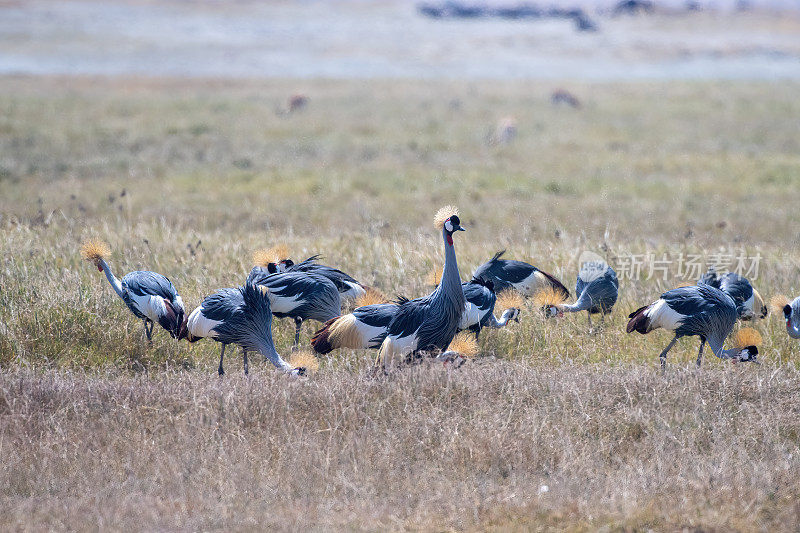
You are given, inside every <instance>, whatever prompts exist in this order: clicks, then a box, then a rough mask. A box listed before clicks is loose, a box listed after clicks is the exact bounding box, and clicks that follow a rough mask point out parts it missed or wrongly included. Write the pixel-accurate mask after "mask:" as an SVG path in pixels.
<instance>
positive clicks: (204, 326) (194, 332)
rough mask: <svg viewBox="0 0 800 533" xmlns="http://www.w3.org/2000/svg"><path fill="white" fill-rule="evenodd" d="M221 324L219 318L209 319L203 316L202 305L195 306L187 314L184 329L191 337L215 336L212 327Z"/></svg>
mask: <svg viewBox="0 0 800 533" xmlns="http://www.w3.org/2000/svg"><path fill="white" fill-rule="evenodd" d="M220 324H222V321H221V320H211V319H210V318H206V317H205V316H203V306H200V307H197V308H196V309H195V310H194V311H192V313H191V314H190V315H189V318H188V319H187V322H186V329H187V330H188V332H189V334H190V335H191V336H192V337H197V338H204V337H211V338H214V337H216V336H217V332H216V331H214V328H215V327H217V326H219V325H220Z"/></svg>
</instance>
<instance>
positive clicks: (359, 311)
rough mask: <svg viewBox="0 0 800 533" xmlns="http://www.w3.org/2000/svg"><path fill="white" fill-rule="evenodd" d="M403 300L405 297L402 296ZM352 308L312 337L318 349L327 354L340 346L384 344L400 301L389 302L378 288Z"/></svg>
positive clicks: (369, 292) (329, 322) (376, 346)
mask: <svg viewBox="0 0 800 533" xmlns="http://www.w3.org/2000/svg"><path fill="white" fill-rule="evenodd" d="M400 301H403V300H402V299H401V300H400ZM356 305H358V307H356V308H355V309H353V311H352V312H350V313H348V314H346V315H342V316H338V317H336V318H334V319H332V320H329V321H327V322H326V323H325V325H324V326H322V328H320V330H319V331H317V332H316V333H315V334H314V337H313V338H312V339H311V346H312V348H313V349H314V351H315V352H317V353H321V354H326V353H330V352H331V351H333V350H338V349H340V348H353V349H359V348H361V349H377V348H380V346H381V344H383V341H384V339H385V338H386V334H387V332H388V331H389V324H390V323H391V322H392V319H393V318H394V316H395V314H397V310H398V309H399V308H400V306H399V303H398V302H387V301H386V298H384V297H383V295H381V294H380V293H378V292H377V291H375V290H374V289H368V290H367V292H366V294H365V295H364V296H362V297H360V298H359V299H358V300H356Z"/></svg>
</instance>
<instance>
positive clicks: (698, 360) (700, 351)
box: [697, 337, 706, 368]
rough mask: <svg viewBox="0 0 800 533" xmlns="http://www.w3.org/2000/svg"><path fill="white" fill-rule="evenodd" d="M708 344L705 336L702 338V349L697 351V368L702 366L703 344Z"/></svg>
mask: <svg viewBox="0 0 800 533" xmlns="http://www.w3.org/2000/svg"><path fill="white" fill-rule="evenodd" d="M705 345H706V340H705V339H704V338H702V337H701V338H700V350H699V351H698V352H697V368H700V365H702V364H703V346H705Z"/></svg>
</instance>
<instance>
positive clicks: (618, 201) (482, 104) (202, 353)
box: [0, 78, 800, 530]
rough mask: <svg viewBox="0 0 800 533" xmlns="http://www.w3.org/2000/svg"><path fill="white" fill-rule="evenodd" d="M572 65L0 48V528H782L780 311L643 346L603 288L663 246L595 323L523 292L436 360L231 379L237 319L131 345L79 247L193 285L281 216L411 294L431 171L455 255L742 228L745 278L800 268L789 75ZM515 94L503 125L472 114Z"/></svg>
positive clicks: (649, 340)
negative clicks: (548, 70)
mask: <svg viewBox="0 0 800 533" xmlns="http://www.w3.org/2000/svg"><path fill="white" fill-rule="evenodd" d="M569 88H570V89H571V90H573V91H574V92H575V93H576V94H578V95H579V96H580V97H581V99H582V100H583V102H584V107H583V108H582V109H581V110H573V109H566V108H559V107H554V106H552V105H551V104H550V102H549V91H550V90H552V87H551V86H547V85H544V84H539V85H536V84H528V83H522V82H519V83H508V84H503V85H502V86H500V87H498V86H497V85H496V84H490V83H485V84H481V83H471V84H460V83H455V82H453V83H436V82H428V83H412V82H391V83H389V82H369V83H363V82H359V83H348V82H322V81H319V82H316V81H304V82H290V81H285V82H268V83H267V82H264V83H261V82H248V81H241V82H237V83H216V82H207V81H198V82H179V81H141V80H114V81H109V80H98V79H85V80H74V79H48V78H36V79H27V78H16V79H15V78H4V79H0V109H1V110H2V112H1V113H0V253H2V255H3V257H4V258H6V260H5V261H4V263H3V264H2V266H0V368H1V369H2V374H0V380H1V383H2V401H0V454H2V456H3V457H5V458H8V459H7V460H5V461H4V462H3V466H2V478H0V505H2V509H0V511H2V512H1V513H0V521H2V522H0V528H2V529H9V528H19V529H26V528H27V529H42V528H46V527H52V528H54V529H91V528H93V527H95V526H98V525H99V526H100V527H103V528H110V529H129V528H140V529H178V528H183V529H255V528H257V527H258V525H271V526H273V527H276V528H292V527H307V526H312V525H314V524H319V525H320V527H324V526H326V525H330V526H340V527H350V528H364V529H375V528H385V529H400V528H403V527H408V528H415V527H419V528H441V529H446V528H466V529H469V528H475V529H486V528H490V527H492V526H496V527H498V528H505V527H517V528H520V529H522V528H525V529H528V528H533V527H535V526H536V525H540V526H541V527H542V528H547V527H551V528H552V529H564V528H572V529H576V530H580V529H595V528H597V527H600V526H604V525H609V526H612V527H613V526H620V527H629V528H640V529H644V528H647V527H653V528H655V529H679V528H682V527H684V526H685V527H694V526H697V527H701V528H704V529H714V528H720V529H742V530H752V529H786V530H791V529H797V527H798V524H797V522H796V520H797V518H796V517H797V515H798V508H797V504H796V502H797V501H798V496H799V494H798V492H800V482H798V480H797V476H796V472H797V471H798V468H797V467H798V465H797V457H798V456H799V455H798V454H800V449H798V423H797V420H798V417H797V402H796V401H794V400H795V398H794V396H796V392H795V391H796V390H797V389H798V377H797V366H798V362H800V349H798V345H797V342H796V341H792V340H791V339H789V338H788V337H787V335H786V333H785V330H784V328H783V325H782V322H781V320H780V319H779V318H778V317H774V316H772V317H770V318H769V319H768V320H766V321H761V322H758V323H756V324H755V327H756V328H757V329H758V330H759V331H760V332H761V334H762V336H763V339H764V344H763V346H762V353H761V354H760V355H759V359H760V360H761V361H762V362H763V364H762V365H761V366H760V367H754V366H752V365H750V366H741V365H739V366H732V365H726V364H723V363H722V362H720V361H718V360H716V358H714V357H713V356H711V355H710V354H708V355H707V357H706V361H705V362H704V367H703V369H702V370H701V371H699V372H696V371H695V370H694V369H693V368H692V366H693V361H694V357H695V354H696V349H697V342H696V341H694V340H692V341H682V342H680V343H679V344H678V345H677V346H676V347H675V349H673V351H672V352H671V353H670V357H669V368H668V370H667V373H666V375H665V376H662V375H660V373H659V372H657V371H656V367H657V357H656V356H657V354H658V352H659V351H660V350H661V348H662V347H663V346H664V345H666V343H667V342H668V340H669V337H668V335H666V334H663V333H652V334H650V335H648V336H641V335H626V334H625V333H624V324H625V315H626V314H627V312H629V311H630V310H632V309H635V308H636V307H638V306H639V305H642V304H644V303H647V302H649V301H652V300H653V299H654V298H656V297H657V296H658V294H660V292H661V291H663V290H664V289H667V288H670V287H672V286H674V285H677V284H679V283H681V282H684V281H686V280H685V279H681V278H678V277H675V276H674V271H673V272H672V273H673V277H671V278H670V279H668V280H666V281H663V280H656V279H651V280H645V279H641V280H637V281H631V280H627V279H622V280H621V287H620V289H621V293H620V300H619V303H618V304H617V308H616V309H615V312H614V314H613V315H612V316H611V317H610V318H609V320H608V321H607V323H606V325H605V326H604V327H600V328H597V330H596V331H595V333H594V334H591V335H590V334H587V324H586V317H585V315H581V316H569V317H565V318H564V319H563V320H559V321H554V320H551V321H546V320H544V319H543V318H542V317H541V316H540V315H539V314H538V313H537V312H536V309H535V308H534V306H532V305H531V304H530V303H528V304H526V307H525V309H523V315H522V317H521V322H520V323H519V324H513V325H511V326H510V327H509V328H507V329H505V330H502V331H487V332H485V333H484V334H482V336H481V341H480V345H479V353H478V356H477V357H476V358H475V360H474V361H469V362H468V363H467V364H466V365H465V366H464V367H463V368H462V370H461V371H459V372H454V373H453V374H452V375H450V374H447V373H446V372H445V371H443V370H442V369H441V368H440V367H438V366H435V367H433V368H427V367H423V368H412V369H407V370H404V371H402V372H399V373H397V374H395V375H392V376H391V377H390V378H389V379H387V380H374V379H371V378H369V377H368V376H367V373H366V370H365V367H366V366H368V365H369V362H370V360H371V357H372V356H374V354H372V353H363V352H355V351H344V352H342V353H338V354H335V355H334V356H333V357H332V358H330V359H325V360H322V361H321V362H322V366H321V369H320V370H319V372H318V373H316V374H315V375H314V376H312V377H311V378H310V379H308V380H302V381H290V380H286V379H285V378H284V377H282V376H279V375H276V374H275V373H274V371H273V370H272V368H271V367H269V366H268V365H266V364H264V363H258V364H256V363H254V364H253V365H252V369H251V371H252V373H253V375H252V376H251V378H250V379H249V380H245V379H244V378H243V376H242V374H241V358H240V356H239V353H238V351H235V350H231V351H230V352H229V353H230V354H231V357H230V358H229V359H228V361H227V363H226V369H227V370H228V375H227V376H226V378H225V379H224V380H222V381H220V380H219V379H218V378H217V377H216V375H215V368H216V360H217V357H218V347H217V346H216V345H215V343H213V342H210V341H202V342H199V343H197V344H196V345H194V346H192V347H189V346H187V345H186V344H178V343H176V342H174V341H172V340H171V339H169V337H168V336H167V335H166V334H164V333H163V332H162V331H159V332H158V333H157V334H156V338H155V342H154V345H153V347H152V348H148V347H147V346H146V344H145V343H144V342H143V338H142V332H141V324H140V323H138V321H136V320H135V319H134V318H133V317H132V316H131V314H130V313H129V311H128V310H127V309H126V308H125V307H124V305H123V304H122V302H121V301H119V299H118V298H117V297H116V295H114V294H113V292H112V290H111V288H110V287H109V286H108V284H107V282H106V280H105V279H104V277H103V276H102V275H101V274H100V273H98V272H97V270H96V269H95V268H93V267H91V265H88V264H86V263H85V262H83V261H82V260H81V258H80V255H79V249H80V244H81V243H82V242H83V241H84V240H86V239H89V238H101V239H103V240H106V241H108V243H109V244H110V246H111V249H112V255H111V258H110V260H109V264H110V265H111V267H112V268H113V269H114V270H115V272H117V273H118V274H119V275H122V274H124V273H125V272H128V271H130V270H134V269H139V268H146V269H153V270H156V271H159V272H162V273H163V274H166V275H167V276H169V277H170V278H171V279H172V280H173V281H174V282H175V285H176V286H177V288H178V290H179V291H180V293H181V294H182V295H183V297H184V300H185V301H186V304H187V307H188V308H192V307H193V306H195V305H197V304H198V303H199V302H200V300H201V299H202V297H203V296H205V295H207V294H209V293H210V292H212V291H214V290H216V289H217V288H220V287H228V286H234V285H236V284H239V283H241V282H242V280H243V279H244V276H245V274H246V272H247V271H248V270H249V267H250V257H251V255H252V253H253V252H254V251H256V250H258V249H261V248H264V247H268V246H271V245H274V244H276V243H280V242H285V243H286V244H287V245H288V246H289V248H290V249H291V250H292V256H293V258H294V259H298V258H299V259H302V258H303V257H304V256H307V255H311V254H314V253H320V252H321V253H324V254H325V256H326V259H325V260H326V262H329V263H331V264H334V265H337V266H340V267H342V268H343V269H344V270H345V271H347V272H348V273H351V274H352V275H354V276H355V277H356V278H358V279H361V280H362V281H364V282H365V283H367V284H369V285H371V286H374V287H377V288H379V289H381V290H382V291H384V292H385V293H386V294H387V295H389V296H393V295H394V294H398V293H399V294H404V295H406V296H409V297H415V296H419V295H422V294H425V293H427V292H429V291H430V287H429V286H428V285H427V284H426V280H425V278H426V274H427V273H428V272H430V271H431V270H432V268H433V267H435V266H437V265H440V263H441V260H442V255H441V240H440V237H439V236H438V235H437V234H436V232H435V231H433V230H432V228H431V223H430V221H431V217H432V215H433V213H435V211H436V209H437V208H439V207H441V206H442V205H444V204H448V203H453V204H456V205H458V206H459V208H460V210H461V212H462V213H463V214H464V217H463V218H462V221H463V222H464V224H465V226H467V228H468V231H467V232H466V233H465V234H459V235H458V236H457V243H456V249H457V253H458V257H459V265H460V267H461V271H462V275H463V276H464V277H466V276H467V275H469V273H470V272H471V271H472V269H473V268H474V267H476V266H477V265H479V264H480V263H482V262H483V261H485V260H486V259H488V258H489V257H491V255H492V254H493V253H494V252H496V251H497V250H498V249H502V248H508V250H509V255H510V256H511V257H517V258H522V259H528V260H530V261H532V262H533V263H534V264H536V265H537V266H539V267H541V268H543V269H545V270H547V271H550V272H552V273H553V274H555V275H556V276H557V277H559V278H560V279H562V280H563V281H564V282H565V283H566V284H567V285H568V286H569V287H572V286H573V284H574V279H575V275H576V273H577V264H576V261H577V258H578V255H579V254H580V253H581V252H582V251H584V250H587V249H588V250H592V251H595V252H597V253H601V254H603V256H605V257H607V258H608V259H609V260H612V259H613V258H614V257H617V256H623V255H625V254H628V253H636V254H645V253H654V254H657V255H659V256H660V255H661V254H662V253H667V254H671V255H672V256H673V257H674V255H675V254H678V253H684V254H688V253H701V254H708V253H709V252H711V251H719V250H725V251H733V252H736V251H739V250H744V251H745V252H746V253H747V254H748V255H752V254H754V253H756V252H759V253H761V254H762V257H763V258H762V263H761V270H760V277H759V279H758V280H757V282H756V286H757V288H758V289H759V290H760V292H761V294H762V295H764V297H765V298H766V299H769V298H770V297H771V296H772V295H775V294H778V293H784V294H788V295H791V296H795V295H797V294H798V293H800V284H798V280H800V269H799V268H798V265H800V252H798V234H797V227H798V223H799V222H800V219H799V218H798V217H800V215H799V214H798V211H797V209H796V206H797V205H800V187H799V186H798V185H800V183H798V175H800V156H798V154H800V138H798V136H797V122H796V117H797V116H798V115H800V97H798V96H799V95H800V85H798V84H796V83H775V84H749V83H736V84H732V83H724V84H723V83H720V84H714V83H696V84H695V83H685V84H647V83H637V84H611V85H606V84H596V85H581V84H576V85H570V86H569ZM294 92H304V93H307V94H308V95H309V97H310V101H309V105H308V106H307V108H306V109H304V110H303V111H302V112H301V113H297V114H292V115H289V116H287V115H284V114H280V113H276V111H275V109H276V108H280V107H281V106H285V103H286V99H287V97H288V95H290V94H292V93H294ZM507 115H513V116H514V117H516V120H517V124H518V132H519V133H518V136H517V138H516V139H514V141H513V142H512V143H510V144H507V145H489V144H487V142H486V136H487V134H488V133H490V132H491V131H492V130H493V129H494V127H495V124H496V123H497V121H498V120H499V119H500V118H502V117H504V116H507ZM304 327H305V331H304V332H303V342H305V343H307V340H308V335H309V334H310V333H311V331H313V329H314V327H316V324H308V325H307V326H304ZM274 330H275V337H276V343H277V346H278V350H279V352H280V353H281V354H285V355H286V354H288V347H289V345H290V343H291V336H292V333H291V332H292V327H291V325H290V324H286V323H283V322H282V321H277V323H276V325H275V327H274ZM142 369H146V370H147V372H146V373H137V372H138V371H140V370H142ZM544 485H547V486H548V487H549V491H548V492H542V494H539V491H540V490H541V487H542V486H544Z"/></svg>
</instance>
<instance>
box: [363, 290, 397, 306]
mask: <svg viewBox="0 0 800 533" xmlns="http://www.w3.org/2000/svg"><path fill="white" fill-rule="evenodd" d="M385 303H389V298H387V297H386V295H385V294H383V293H382V292H381V291H379V290H378V289H373V288H372V287H367V289H366V290H365V292H364V294H362V295H361V296H359V297H358V298H356V307H364V306H365V305H377V304H385Z"/></svg>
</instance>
